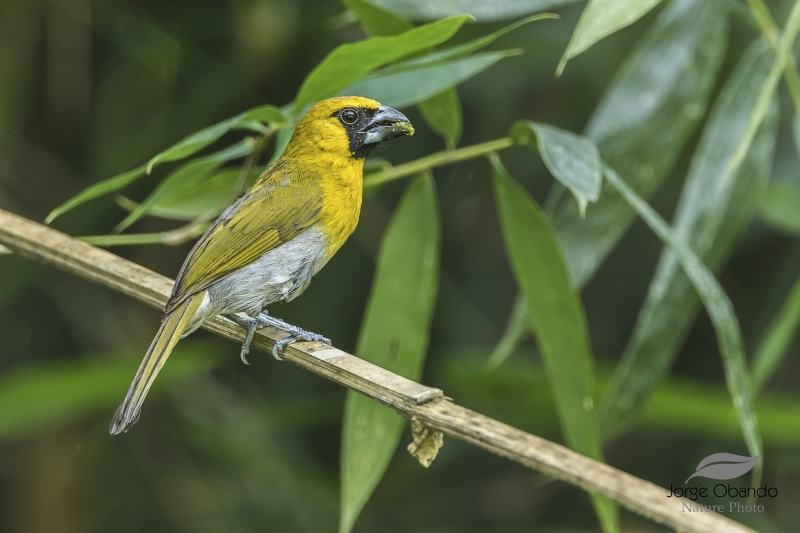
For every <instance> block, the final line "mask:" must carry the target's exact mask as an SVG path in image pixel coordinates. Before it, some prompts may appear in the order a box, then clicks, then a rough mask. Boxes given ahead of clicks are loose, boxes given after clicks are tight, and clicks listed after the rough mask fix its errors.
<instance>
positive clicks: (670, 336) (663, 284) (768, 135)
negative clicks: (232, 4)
mask: <svg viewBox="0 0 800 533" xmlns="http://www.w3.org/2000/svg"><path fill="white" fill-rule="evenodd" d="M771 57H772V54H771V53H770V51H769V48H768V47H767V46H766V44H765V43H763V42H762V41H760V40H759V41H756V42H755V43H753V45H751V46H750V47H749V48H748V49H747V51H746V52H745V53H744V54H743V55H742V58H741V59H740V60H739V64H738V65H737V67H736V69H735V70H734V72H733V73H732V74H731V76H730V79H729V80H728V81H727V83H726V84H725V86H724V88H723V89H722V92H721V93H720V96H719V98H718V99H717V102H716V103H715V105H714V108H713V109H712V111H711V114H710V117H709V120H708V122H707V125H706V128H705V130H704V131H703V136H702V137H701V139H700V142H699V144H698V148H697V151H696V152H695V154H694V157H693V158H692V163H691V167H690V169H689V175H688V177H687V179H686V184H685V186H684V188H683V194H682V196H681V199H680V202H679V204H678V208H677V211H676V214H675V221H674V228H675V233H676V234H677V236H678V238H680V239H681V240H682V241H683V242H684V243H686V244H687V245H688V246H690V247H691V248H692V250H693V251H694V252H695V253H696V254H697V256H698V257H699V258H700V260H701V261H703V262H705V264H706V265H708V267H709V268H710V269H711V270H712V271H713V270H718V269H719V268H720V267H721V266H722V265H723V264H724V262H725V261H726V260H727V258H728V256H729V255H730V253H731V251H732V250H733V248H734V245H735V244H736V242H737V240H738V239H739V237H740V235H741V233H742V231H743V230H744V228H745V226H746V224H747V223H748V222H749V220H750V219H751V217H752V215H753V212H754V210H755V204H756V199H757V198H758V196H759V193H760V191H761V189H762V188H763V186H764V184H765V183H766V182H767V180H768V179H769V175H770V172H771V166H772V157H773V152H774V146H775V136H776V127H777V120H776V119H777V113H776V112H775V111H776V110H774V109H773V113H772V115H771V118H770V120H769V121H768V122H767V123H765V124H764V127H763V128H762V130H761V132H760V133H759V136H758V137H757V138H756V141H755V143H754V144H753V145H752V146H751V151H750V154H749V155H748V157H747V159H746V161H745V164H744V165H743V166H742V167H741V169H740V170H739V171H738V172H737V173H736V175H735V176H733V177H729V176H728V162H729V161H730V158H731V155H732V154H733V153H734V151H735V150H736V147H737V146H738V144H739V141H740V139H741V138H742V136H743V135H744V131H745V128H746V126H747V118H748V116H749V115H750V111H751V110H752V109H753V106H754V105H755V102H756V99H757V97H758V93H759V90H760V87H761V80H763V79H764V76H765V75H766V73H767V72H768V71H769V68H770V63H771ZM698 311H699V301H698V299H697V295H696V293H695V291H694V289H693V287H692V283H691V282H690V280H689V278H687V276H686V274H684V273H683V271H682V270H681V266H680V263H679V260H678V257H677V256H676V255H675V253H673V252H672V251H670V250H665V252H664V254H663V255H662V257H661V260H660V262H659V264H658V268H657V270H656V273H655V275H654V277H653V280H652V282H651V283H650V289H649V292H648V294H647V298H646V300H645V303H644V305H643V307H642V310H641V312H640V313H639V318H638V321H637V324H636V327H635V329H634V332H633V334H632V336H631V339H630V341H629V344H628V346H627V347H626V349H625V352H624V353H623V356H622V359H621V361H620V363H619V366H618V367H617V370H616V372H615V375H614V379H613V380H612V382H611V385H610V386H609V389H608V391H606V394H604V396H603V398H602V400H601V402H600V405H599V407H598V419H599V421H600V428H601V431H602V433H603V435H604V436H611V435H615V434H617V433H618V432H619V431H621V430H623V429H624V428H625V426H627V425H628V424H630V423H631V422H632V421H633V419H634V418H635V417H636V415H637V414H638V413H639V411H640V410H641V408H642V407H643V406H644V405H645V404H646V402H647V399H648V398H649V397H650V395H652V394H653V392H654V391H655V389H656V387H657V386H658V384H659V383H660V382H661V381H662V380H664V379H665V378H666V376H667V375H668V373H669V371H670V368H671V367H672V364H673V362H674V361H675V358H676V357H677V355H678V351H679V349H680V347H681V346H682V344H683V341H684V339H685V337H686V335H687V334H688V331H689V328H690V327H691V325H692V324H693V323H694V320H695V317H696V316H697V312H698Z"/></svg>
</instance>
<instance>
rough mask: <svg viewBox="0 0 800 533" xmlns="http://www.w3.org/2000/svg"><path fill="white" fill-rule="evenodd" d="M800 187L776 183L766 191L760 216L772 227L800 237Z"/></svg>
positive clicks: (759, 207) (760, 206) (760, 207)
mask: <svg viewBox="0 0 800 533" xmlns="http://www.w3.org/2000/svg"><path fill="white" fill-rule="evenodd" d="M798 206H800V187H797V186H794V185H789V184H787V183H780V182H774V183H770V184H769V186H767V188H766V189H765V190H764V192H763V194H762V196H761V201H760V202H759V205H758V214H759V216H760V217H761V218H762V219H763V220H764V221H765V222H768V223H769V224H770V225H771V226H772V227H774V228H777V229H779V230H780V231H783V232H786V233H789V234H790V235H791V234H793V235H800V208H798Z"/></svg>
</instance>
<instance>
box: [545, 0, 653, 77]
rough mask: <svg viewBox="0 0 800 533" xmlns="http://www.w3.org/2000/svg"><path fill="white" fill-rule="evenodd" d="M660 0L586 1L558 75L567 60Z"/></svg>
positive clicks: (631, 22) (645, 11) (559, 66)
mask: <svg viewBox="0 0 800 533" xmlns="http://www.w3.org/2000/svg"><path fill="white" fill-rule="evenodd" d="M660 1H661V0H589V3H588V4H587V5H586V8H585V9H584V10H583V13H581V18H580V20H578V26H577V27H576V28H575V32H574V33H573V34H572V38H571V39H570V40H569V44H568V45H567V50H566V51H565V52H564V56H563V57H562V58H561V62H560V63H559V64H558V69H557V71H556V75H557V76H560V75H561V73H562V72H563V71H564V67H565V66H566V65H567V61H568V60H570V59H571V58H573V57H575V56H576V55H578V54H580V53H581V52H583V51H585V50H586V49H588V48H589V47H590V46H592V45H593V44H594V43H596V42H597V41H599V40H600V39H603V38H604V37H608V36H609V35H611V34H612V33H614V32H615V31H618V30H621V29H622V28H624V27H625V26H629V25H631V24H633V23H634V22H636V21H637V20H639V19H640V18H641V17H643V16H644V15H645V14H646V13H647V12H648V11H650V10H651V9H653V8H654V7H655V6H656V5H657V4H658V3H659V2H660Z"/></svg>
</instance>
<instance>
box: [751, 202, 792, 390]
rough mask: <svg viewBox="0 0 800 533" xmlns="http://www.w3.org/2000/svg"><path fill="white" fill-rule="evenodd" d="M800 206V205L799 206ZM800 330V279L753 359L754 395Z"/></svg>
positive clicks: (767, 378) (770, 375) (765, 381)
mask: <svg viewBox="0 0 800 533" xmlns="http://www.w3.org/2000/svg"><path fill="white" fill-rule="evenodd" d="M797 205H800V204H797ZM798 328H800V278H798V280H797V281H795V283H794V287H793V288H792V291H791V292H790V293H789V296H788V297H787V298H786V301H785V302H784V304H783V307H781V310H780V311H779V312H778V314H777V315H776V316H775V318H773V319H772V321H771V322H770V324H769V327H768V328H767V333H766V335H764V338H763V340H762V341H761V342H760V343H759V345H758V349H757V350H756V354H755V357H754V358H753V394H754V395H757V394H758V393H759V392H760V391H761V389H762V388H763V387H764V385H765V384H766V383H767V381H769V379H770V378H771V377H772V375H773V374H774V373H775V370H777V368H778V366H779V365H780V363H781V361H782V360H783V358H784V356H785V355H786V348H788V346H789V343H790V342H791V341H792V338H793V337H794V336H795V335H796V334H797V330H798Z"/></svg>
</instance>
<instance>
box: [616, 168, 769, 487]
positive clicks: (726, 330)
mask: <svg viewBox="0 0 800 533" xmlns="http://www.w3.org/2000/svg"><path fill="white" fill-rule="evenodd" d="M604 170H605V177H606V181H608V182H609V183H610V184H611V186H612V187H614V188H615V189H616V190H617V191H618V192H619V193H620V194H621V195H622V196H623V197H624V198H625V200H626V201H627V202H629V203H630V205H631V206H632V207H633V208H634V209H636V212H637V213H638V214H639V216H641V217H642V220H644V222H645V223H646V224H647V225H648V226H650V228H651V229H652V230H653V232H654V233H655V234H656V235H658V236H659V238H661V240H662V241H664V244H665V245H667V246H669V247H670V249H671V250H672V252H673V253H674V254H675V255H676V256H677V258H678V261H679V262H680V264H681V267H682V268H683V271H684V272H685V273H686V275H687V276H688V278H689V280H690V281H691V282H692V285H693V286H694V288H695V290H696V291H697V294H698V295H699V296H700V299H701V300H702V302H703V305H704V306H705V308H706V311H707V312H708V315H709V317H710V318H711V322H712V324H713V325H714V331H715V332H716V334H717V342H718V343H719V347H720V352H721V353H722V363H723V365H722V366H723V368H724V370H725V381H726V383H727V385H728V392H729V393H730V395H731V399H732V400H733V406H734V409H735V410H736V416H737V417H738V419H739V425H740V426H741V428H742V433H743V434H744V440H745V443H746V444H747V449H748V450H749V452H750V455H751V456H754V455H758V456H762V455H763V449H762V442H761V434H760V433H759V430H758V421H757V419H756V416H755V413H754V411H753V397H752V392H751V391H752V384H751V382H750V374H749V372H748V370H747V358H746V357H745V352H744V341H743V340H742V333H741V331H740V329H739V321H738V320H737V318H736V314H735V313H734V310H733V304H731V302H730V300H729V299H728V296H727V295H726V294H725V291H723V290H722V287H720V285H719V283H718V282H717V280H716V278H715V277H714V275H713V274H712V273H711V272H710V271H709V270H708V269H707V268H706V266H705V265H704V264H703V262H702V261H701V260H700V259H699V258H698V257H697V255H695V253H694V252H693V251H692V249H691V248H689V246H688V245H687V244H686V243H685V242H684V241H683V240H682V239H681V237H680V236H678V235H677V234H676V233H675V231H674V230H673V229H672V228H671V227H670V226H669V224H667V223H666V222H665V221H664V219H662V218H661V217H660V216H659V215H658V213H656V212H655V211H654V210H653V208H652V207H650V205H649V204H648V203H647V202H646V201H645V200H644V199H643V198H642V197H641V196H639V195H638V194H636V191H635V190H634V189H633V188H632V187H631V186H630V185H628V184H627V183H625V181H623V180H622V178H620V177H619V176H618V175H617V173H616V172H614V170H613V169H611V168H609V167H608V166H606V167H605V168H604ZM760 477H761V467H760V466H757V467H756V469H755V471H754V474H753V481H754V484H757V482H758V480H759V479H760Z"/></svg>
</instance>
